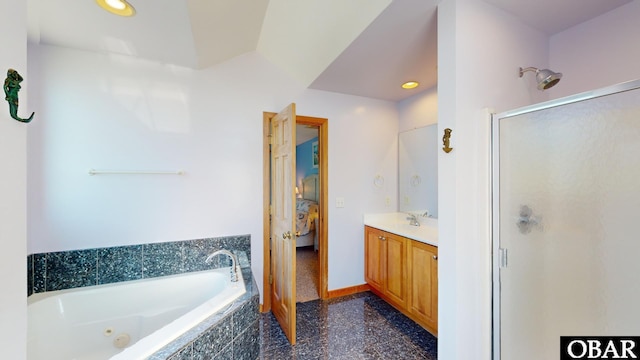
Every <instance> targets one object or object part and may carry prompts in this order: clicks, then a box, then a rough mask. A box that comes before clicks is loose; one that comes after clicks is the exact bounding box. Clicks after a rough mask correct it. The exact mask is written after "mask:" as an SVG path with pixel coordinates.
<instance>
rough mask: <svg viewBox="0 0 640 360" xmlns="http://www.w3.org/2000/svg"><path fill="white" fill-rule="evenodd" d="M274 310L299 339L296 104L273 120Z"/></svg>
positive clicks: (293, 339)
mask: <svg viewBox="0 0 640 360" xmlns="http://www.w3.org/2000/svg"><path fill="white" fill-rule="evenodd" d="M271 126H272V132H271V274H272V281H271V310H272V312H273V315H274V316H275V317H276V319H278V322H279V323H280V326H281V327H282V330H283V331H284V333H285V335H286V336H287V338H288V339H289V342H290V343H291V344H292V345H293V344H295V342H296V241H295V228H296V227H295V192H294V184H295V173H296V171H295V166H296V161H295V158H296V148H295V146H296V139H295V137H296V132H295V126H296V107H295V104H291V105H289V106H288V107H287V108H285V109H284V110H282V111H281V112H280V113H279V114H277V115H276V116H274V117H273V118H272V120H271Z"/></svg>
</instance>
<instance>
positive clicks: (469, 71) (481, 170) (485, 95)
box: [438, 0, 548, 360]
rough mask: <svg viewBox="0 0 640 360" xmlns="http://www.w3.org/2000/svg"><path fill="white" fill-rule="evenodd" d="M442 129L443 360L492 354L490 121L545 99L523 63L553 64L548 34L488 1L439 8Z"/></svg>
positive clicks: (440, 281)
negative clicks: (447, 138)
mask: <svg viewBox="0 0 640 360" xmlns="http://www.w3.org/2000/svg"><path fill="white" fill-rule="evenodd" d="M438 34H439V37H438V44H439V45H438V64H439V65H438V78H439V82H438V128H439V131H438V132H439V133H440V134H442V133H443V131H444V128H447V127H448V128H451V129H453V133H452V138H451V139H452V140H451V147H453V151H452V152H451V153H449V154H447V153H444V152H442V151H441V152H440V153H439V158H438V166H439V168H438V174H439V177H438V186H439V197H438V207H439V218H438V224H439V241H438V243H439V248H438V259H439V270H438V271H439V274H438V275H439V278H438V286H439V301H438V304H439V313H438V316H439V325H438V335H439V336H438V357H439V358H440V359H478V360H488V359H490V357H491V246H490V244H491V242H490V235H489V206H490V202H489V186H490V184H489V141H490V136H489V134H490V133H489V120H488V117H487V113H486V111H484V110H483V109H485V108H493V109H495V110H496V111H502V110H507V109H511V108H516V107H519V106H523V105H525V104H531V103H534V102H539V101H541V100H544V98H545V95H544V94H541V92H539V91H538V90H537V89H536V88H535V86H533V87H532V84H531V83H530V81H531V80H530V79H521V78H519V77H518V75H517V71H518V67H520V66H537V67H546V65H547V64H548V63H547V59H548V52H547V39H546V37H545V36H544V35H543V34H542V33H540V32H538V31H536V30H533V29H532V28H530V27H527V26H525V25H522V24H521V23H520V22H519V21H517V20H516V19H515V18H513V17H512V16H510V15H508V14H506V13H504V12H502V11H499V10H497V9H496V8H494V7H493V6H491V5H489V4H487V3H485V2H484V1H481V0H459V1H443V2H441V3H440V6H439V8H438Z"/></svg>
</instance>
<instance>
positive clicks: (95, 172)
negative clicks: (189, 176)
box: [89, 169, 184, 175]
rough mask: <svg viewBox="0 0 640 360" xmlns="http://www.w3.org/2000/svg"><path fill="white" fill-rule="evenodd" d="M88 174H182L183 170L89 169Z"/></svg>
mask: <svg viewBox="0 0 640 360" xmlns="http://www.w3.org/2000/svg"><path fill="white" fill-rule="evenodd" d="M89 175H184V171H183V170H177V171H120V170H113V171H112V170H95V169H89Z"/></svg>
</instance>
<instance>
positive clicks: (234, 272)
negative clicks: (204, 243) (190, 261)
mask: <svg viewBox="0 0 640 360" xmlns="http://www.w3.org/2000/svg"><path fill="white" fill-rule="evenodd" d="M216 255H227V256H228V257H230V258H231V282H238V272H239V269H238V267H239V266H238V258H236V256H235V255H234V254H233V253H232V252H231V251H229V250H218V251H216V252H214V253H212V254H211V255H209V256H207V259H206V260H205V262H206V263H207V264H208V263H210V262H211V259H213V258H214V257H215V256H216Z"/></svg>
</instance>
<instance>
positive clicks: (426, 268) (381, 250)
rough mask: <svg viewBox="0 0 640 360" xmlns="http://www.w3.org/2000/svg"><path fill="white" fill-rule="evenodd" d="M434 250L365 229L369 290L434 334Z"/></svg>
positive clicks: (436, 287) (381, 232)
mask: <svg viewBox="0 0 640 360" xmlns="http://www.w3.org/2000/svg"><path fill="white" fill-rule="evenodd" d="M437 259H438V249H437V248H436V247H435V246H431V245H428V244H424V243H421V242H419V241H415V240H412V239H408V238H405V237H402V236H399V235H396V234H392V233H388V232H386V231H382V230H380V229H376V228H373V227H370V226H365V281H366V282H367V283H368V284H369V286H370V287H371V290H372V291H373V292H374V293H376V294H377V295H378V296H380V297H381V298H383V299H384V300H386V301H387V302H389V303H390V304H391V305H393V306H394V307H395V308H397V309H398V310H400V311H401V312H402V313H404V314H405V315H407V316H408V317H410V318H411V319H413V320H414V321H416V322H417V323H418V324H420V325H421V326H423V327H424V328H425V329H427V330H429V331H430V332H431V333H433V334H434V335H437V334H438V261H437Z"/></svg>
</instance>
